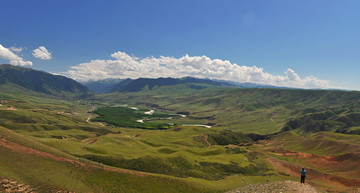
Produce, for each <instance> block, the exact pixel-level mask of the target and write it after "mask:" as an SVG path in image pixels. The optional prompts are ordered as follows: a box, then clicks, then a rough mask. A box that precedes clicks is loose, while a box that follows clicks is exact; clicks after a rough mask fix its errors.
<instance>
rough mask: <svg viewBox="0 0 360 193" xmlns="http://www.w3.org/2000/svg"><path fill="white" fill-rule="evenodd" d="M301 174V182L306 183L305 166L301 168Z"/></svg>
mask: <svg viewBox="0 0 360 193" xmlns="http://www.w3.org/2000/svg"><path fill="white" fill-rule="evenodd" d="M300 174H301V179H300V183H305V177H306V170H305V168H303V169H301V170H300Z"/></svg>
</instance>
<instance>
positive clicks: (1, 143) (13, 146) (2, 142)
mask: <svg viewBox="0 0 360 193" xmlns="http://www.w3.org/2000/svg"><path fill="white" fill-rule="evenodd" d="M0 147H4V148H7V149H10V150H12V151H14V152H18V153H22V154H28V155H36V156H39V157H44V158H48V159H53V160H56V161H60V162H70V163H72V164H74V165H77V166H82V167H85V168H99V169H104V170H107V171H112V172H117V173H127V174H132V175H138V176H146V174H144V173H140V172H134V171H129V170H124V169H120V168H112V167H109V166H104V165H102V164H101V165H100V164H99V165H94V164H88V163H83V162H80V161H77V160H73V159H70V158H66V157H62V156H57V155H54V154H51V153H47V152H43V151H39V150H36V149H33V148H30V147H27V146H23V145H20V144H17V143H14V142H11V141H8V140H6V139H2V138H0Z"/></svg>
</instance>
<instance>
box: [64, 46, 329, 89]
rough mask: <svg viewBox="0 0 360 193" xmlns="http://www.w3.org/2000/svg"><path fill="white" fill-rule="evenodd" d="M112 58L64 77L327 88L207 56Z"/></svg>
mask: <svg viewBox="0 0 360 193" xmlns="http://www.w3.org/2000/svg"><path fill="white" fill-rule="evenodd" d="M111 56H112V57H113V58H114V59H113V60H91V61H90V62H87V63H81V64H78V65H76V66H72V67H70V70H68V71H67V72H66V74H67V75H68V76H70V77H71V78H74V79H76V80H78V81H87V80H99V79H106V78H133V79H135V78H139V77H146V78H158V77H174V78H180V77H184V76H192V77H198V78H210V79H220V80H229V81H235V82H252V83H258V84H268V85H276V86H287V87H298V88H328V87H329V81H328V80H321V79H318V78H316V77H314V76H307V77H304V78H301V77H300V76H299V75H298V74H297V73H296V72H295V71H294V70H292V69H288V70H287V71H286V72H285V74H284V75H283V76H279V75H273V74H270V73H267V72H264V69H263V68H259V67H256V66H252V67H250V66H240V65H238V64H235V63H231V62H230V61H228V60H220V59H210V58H209V57H207V56H188V55H185V56H183V57H181V58H174V57H166V56H160V57H159V58H155V57H147V58H142V59H141V58H137V57H134V56H130V55H128V54H126V53H125V52H121V51H118V52H115V53H114V54H112V55H111Z"/></svg>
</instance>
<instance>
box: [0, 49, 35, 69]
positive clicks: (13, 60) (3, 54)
mask: <svg viewBox="0 0 360 193" xmlns="http://www.w3.org/2000/svg"><path fill="white" fill-rule="evenodd" d="M17 49H18V50H17V51H19V48H17ZM21 50H22V49H21ZM21 50H20V51H21ZM0 58H2V59H5V60H9V63H10V64H12V65H15V66H32V62H30V61H26V60H24V59H23V58H21V57H20V56H18V55H16V54H14V53H13V52H12V51H10V49H9V48H5V47H4V46H2V45H1V44H0Z"/></svg>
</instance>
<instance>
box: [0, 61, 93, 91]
mask: <svg viewBox="0 0 360 193" xmlns="http://www.w3.org/2000/svg"><path fill="white" fill-rule="evenodd" d="M4 84H15V85H18V86H21V87H23V88H26V89H28V90H31V91H35V92H41V93H45V94H53V95H58V94H61V93H62V92H69V93H76V94H90V90H89V89H88V88H87V87H85V86H83V85H81V84H80V83H78V82H76V81H75V80H72V79H70V78H67V77H65V76H60V75H52V74H49V73H47V72H43V71H37V70H33V69H31V68H24V67H19V66H12V65H10V64H2V65H0V85H4Z"/></svg>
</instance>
